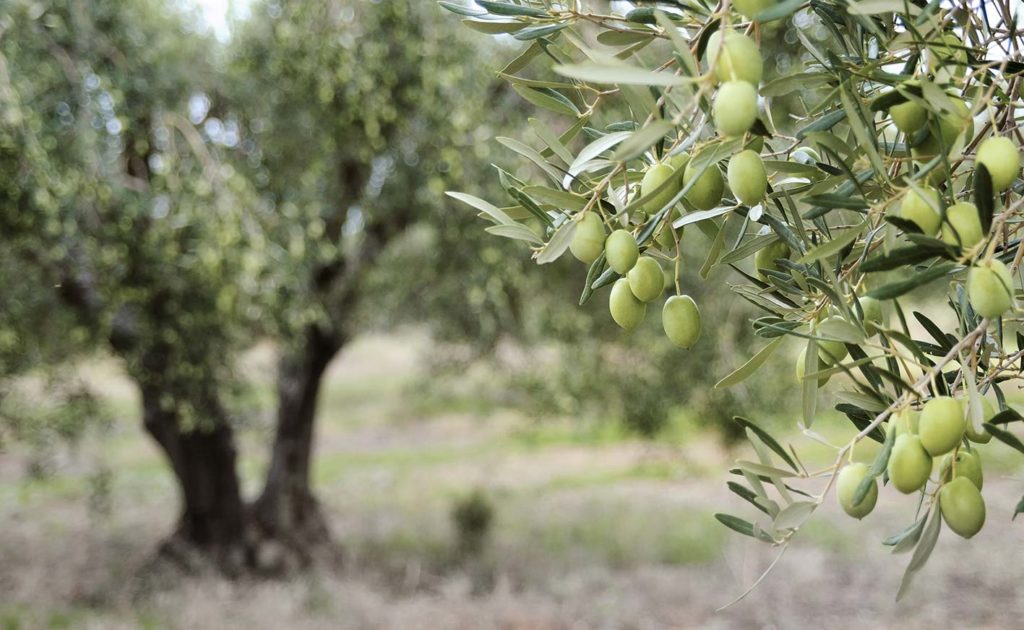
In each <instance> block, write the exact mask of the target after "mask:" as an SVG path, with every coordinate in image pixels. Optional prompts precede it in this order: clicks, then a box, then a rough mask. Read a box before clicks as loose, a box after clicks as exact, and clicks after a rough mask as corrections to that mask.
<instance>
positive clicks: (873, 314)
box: [857, 295, 882, 335]
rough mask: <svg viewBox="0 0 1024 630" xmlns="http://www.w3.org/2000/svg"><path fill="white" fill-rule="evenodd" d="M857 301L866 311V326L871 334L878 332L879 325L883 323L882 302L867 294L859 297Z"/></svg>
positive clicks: (861, 308)
mask: <svg viewBox="0 0 1024 630" xmlns="http://www.w3.org/2000/svg"><path fill="white" fill-rule="evenodd" d="M857 301H858V302H859V303H860V310H861V311H862V312H863V313H864V328H865V329H866V330H867V331H868V333H869V334H872V335H873V334H875V333H877V332H878V327H879V326H880V325H881V324H882V303H881V302H879V301H878V300H876V299H875V298H873V297H868V296H866V295H865V296H861V297H859V298H857Z"/></svg>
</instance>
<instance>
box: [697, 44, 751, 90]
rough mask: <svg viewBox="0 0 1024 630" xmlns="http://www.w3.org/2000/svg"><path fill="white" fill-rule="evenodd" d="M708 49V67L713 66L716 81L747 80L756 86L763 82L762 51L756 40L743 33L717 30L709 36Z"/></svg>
mask: <svg viewBox="0 0 1024 630" xmlns="http://www.w3.org/2000/svg"><path fill="white" fill-rule="evenodd" d="M723 40H724V41H725V45H724V46H723V45H722V41H723ZM706 50H707V60H708V67H709V68H713V71H714V79H715V80H716V81H746V82H747V83H750V84H751V85H753V86H755V87H756V86H757V84H758V83H760V82H761V76H762V75H763V74H764V61H762V60H761V52H760V51H759V50H758V49H757V44H756V43H754V40H752V39H750V38H749V37H747V36H746V35H744V34H743V33H737V32H736V31H725V32H724V33H723V32H722V31H715V32H714V33H712V34H711V37H709V38H708V45H707V49H706Z"/></svg>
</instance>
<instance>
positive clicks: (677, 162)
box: [668, 153, 690, 171]
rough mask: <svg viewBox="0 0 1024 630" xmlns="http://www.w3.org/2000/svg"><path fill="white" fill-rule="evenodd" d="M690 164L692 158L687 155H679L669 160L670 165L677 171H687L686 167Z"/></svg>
mask: <svg viewBox="0 0 1024 630" xmlns="http://www.w3.org/2000/svg"><path fill="white" fill-rule="evenodd" d="M689 163H690V156H689V154H687V153H677V154H675V155H673V156H672V157H670V158H669V159H668V165H669V166H671V167H672V169H673V170H675V171H678V170H679V169H685V168H686V165H687V164H689Z"/></svg>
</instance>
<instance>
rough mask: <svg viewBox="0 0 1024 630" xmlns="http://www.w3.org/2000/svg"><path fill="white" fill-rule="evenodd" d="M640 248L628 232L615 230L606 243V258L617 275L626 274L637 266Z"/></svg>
mask: <svg viewBox="0 0 1024 630" xmlns="http://www.w3.org/2000/svg"><path fill="white" fill-rule="evenodd" d="M639 256H640V248H639V247H637V244H636V239H635V238H633V235H632V234H631V233H630V232H629V231H628V230H615V231H614V232H612V233H611V234H609V235H608V239H607V240H606V241H605V242H604V257H605V260H607V261H608V266H609V267H611V268H612V269H614V270H615V273H619V274H625V273H626V272H627V271H629V270H630V269H632V268H633V265H635V264H636V259H637V258H638V257H639Z"/></svg>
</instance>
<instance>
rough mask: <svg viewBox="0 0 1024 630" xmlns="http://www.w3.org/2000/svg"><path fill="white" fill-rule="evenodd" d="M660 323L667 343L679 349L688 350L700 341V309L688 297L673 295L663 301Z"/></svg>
mask: <svg viewBox="0 0 1024 630" xmlns="http://www.w3.org/2000/svg"><path fill="white" fill-rule="evenodd" d="M661 323H662V326H664V327H665V335H667V336H668V339H669V341H671V342H672V343H674V344H675V345H677V346H679V347H681V348H690V347H692V346H693V345H694V344H695V343H697V340H698V339H700V329H701V322H700V309H698V308H697V304H696V303H695V302H694V301H693V298H691V297H690V296H688V295H673V296H672V297H670V298H669V299H667V300H665V306H664V308H663V309H662V311H661Z"/></svg>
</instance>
